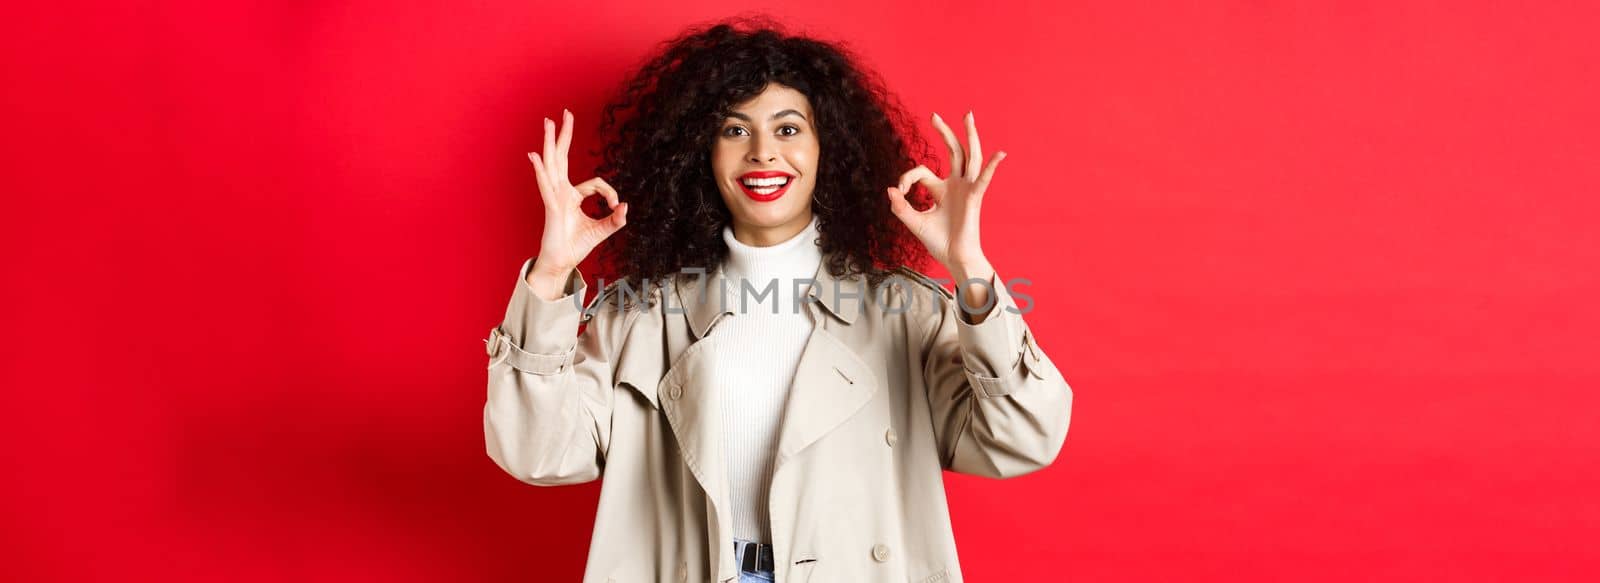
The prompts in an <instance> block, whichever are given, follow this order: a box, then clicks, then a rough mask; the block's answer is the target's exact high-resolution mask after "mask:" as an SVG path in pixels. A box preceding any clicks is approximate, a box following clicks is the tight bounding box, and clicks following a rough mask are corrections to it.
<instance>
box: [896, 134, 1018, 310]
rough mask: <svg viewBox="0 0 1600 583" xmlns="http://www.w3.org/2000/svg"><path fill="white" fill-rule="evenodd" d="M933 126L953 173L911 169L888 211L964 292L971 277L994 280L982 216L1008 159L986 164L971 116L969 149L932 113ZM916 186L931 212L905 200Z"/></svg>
mask: <svg viewBox="0 0 1600 583" xmlns="http://www.w3.org/2000/svg"><path fill="white" fill-rule="evenodd" d="M933 126H934V127H935V128H938V130H939V133H940V134H942V135H943V136H944V141H945V145H947V146H949V147H950V174H949V175H948V176H945V177H944V178H939V177H938V176H937V175H935V174H934V173H933V171H932V170H929V169H928V167H927V166H917V167H916V168H912V169H911V170H909V171H907V172H906V173H905V174H903V175H901V176H900V184H899V186H891V187H889V191H888V192H889V208H890V210H891V211H893V212H894V216H895V217H896V218H899V219H900V222H902V223H905V225H906V227H907V228H909V229H910V230H911V232H912V234H914V235H916V237H917V239H918V240H920V241H922V244H923V245H924V246H926V247H927V248H928V252H929V253H930V254H932V255H933V257H934V259H936V260H938V261H939V263H940V264H942V265H944V267H945V269H948V270H949V271H950V275H951V276H952V277H954V278H955V279H956V283H957V289H958V290H960V289H961V287H962V286H961V282H963V281H965V280H967V279H969V278H977V279H982V280H988V279H989V278H990V277H992V276H993V275H994V269H993V268H992V267H991V266H990V265H989V262H988V259H987V258H986V257H984V254H983V247H982V245H980V244H979V238H978V211H979V208H980V206H981V205H982V204H983V193H984V190H986V189H988V187H989V180H990V179H991V178H993V177H994V169H995V167H996V166H999V165H1000V161H1001V160H1003V159H1005V157H1006V153H1005V152H1004V151H1001V152H998V153H996V154H995V156H994V158H993V159H991V160H989V163H988V164H987V165H985V164H984V163H983V148H982V147H981V146H980V145H979V143H978V128H977V126H976V125H975V122H974V121H973V119H972V112H970V111H969V112H967V117H966V126H967V148H966V149H962V147H961V144H960V143H959V142H957V141H956V136H955V133H953V132H951V131H950V126H948V125H945V123H944V120H943V119H940V118H939V114H937V113H935V114H933ZM980 168H981V169H982V171H981V172H980V171H979V170H980ZM913 183H916V184H921V185H922V186H923V188H926V189H928V193H929V194H931V195H932V198H933V206H931V207H929V208H928V210H924V211H919V210H917V209H916V208H914V207H912V206H911V203H910V202H907V201H906V193H907V192H909V190H910V188H911V185H912V184H913ZM974 287H976V286H974ZM971 291H973V292H978V290H975V289H974V290H971ZM979 293H981V292H979ZM973 299H979V298H973Z"/></svg>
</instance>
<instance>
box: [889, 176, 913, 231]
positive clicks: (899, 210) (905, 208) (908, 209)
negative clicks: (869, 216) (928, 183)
mask: <svg viewBox="0 0 1600 583" xmlns="http://www.w3.org/2000/svg"><path fill="white" fill-rule="evenodd" d="M888 192H889V212H891V213H894V216H895V218H898V219H900V222H903V223H906V224H907V225H908V226H909V225H910V224H911V221H913V220H915V217H916V216H917V214H918V213H917V209H916V207H913V206H911V202H910V201H907V200H906V192H905V191H904V190H901V189H900V188H899V187H895V186H891V187H889V191H888Z"/></svg>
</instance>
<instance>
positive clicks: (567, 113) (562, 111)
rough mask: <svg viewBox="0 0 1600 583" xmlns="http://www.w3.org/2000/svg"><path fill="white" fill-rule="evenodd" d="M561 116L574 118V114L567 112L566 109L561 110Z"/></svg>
mask: <svg viewBox="0 0 1600 583" xmlns="http://www.w3.org/2000/svg"><path fill="white" fill-rule="evenodd" d="M561 115H564V116H567V117H572V112H570V111H567V110H566V109H565V108H563V109H562V110H561Z"/></svg>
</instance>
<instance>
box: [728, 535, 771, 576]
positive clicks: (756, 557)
mask: <svg viewBox="0 0 1600 583" xmlns="http://www.w3.org/2000/svg"><path fill="white" fill-rule="evenodd" d="M739 544H740V543H739V541H734V542H733V552H735V553H738V552H739ZM742 556H743V557H744V560H743V564H741V565H739V570H740V571H744V572H746V573H754V572H756V571H766V572H769V573H770V572H772V545H769V544H766V543H744V553H743V554H742Z"/></svg>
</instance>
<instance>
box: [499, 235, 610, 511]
mask: <svg viewBox="0 0 1600 583" xmlns="http://www.w3.org/2000/svg"><path fill="white" fill-rule="evenodd" d="M532 266H533V259H529V260H527V262H525V263H523V265H522V270H521V273H520V274H519V275H518V276H517V284H516V289H515V291H513V292H512V294H511V303H510V304H509V305H508V306H506V315H505V319H504V320H503V321H501V322H500V324H499V325H498V326H496V327H494V328H493V329H491V330H490V331H489V338H488V339H487V340H485V342H486V343H487V346H488V353H489V367H488V368H489V395H488V400H487V402H485V403H484V407H483V434H484V441H485V443H486V445H487V447H488V452H489V458H490V459H493V460H494V462H495V463H496V464H498V465H499V466H500V468H501V469H503V470H505V471H506V472H508V473H510V474H511V475H513V476H516V477H517V479H519V480H522V481H523V482H527V483H529V484H534V485H539V486H553V485H560V484H578V483H583V482H588V481H591V480H594V479H596V478H599V477H600V474H601V471H602V468H603V467H604V465H605V460H604V452H605V451H607V448H606V446H607V444H608V443H609V440H610V433H611V411H612V406H613V403H614V400H613V399H614V395H613V391H612V389H613V388H614V384H613V382H612V375H613V372H612V371H613V361H614V356H615V355H616V353H617V348H618V346H617V344H618V343H619V342H620V341H621V338H623V334H624V332H625V331H626V327H627V324H628V323H629V321H630V320H631V317H630V316H636V315H637V314H638V313H639V311H638V310H631V311H628V312H626V315H625V314H624V313H619V310H617V309H616V307H615V306H613V305H609V304H614V303H615V302H605V303H604V304H606V305H601V306H600V308H601V309H598V310H596V309H595V305H596V304H599V303H601V302H600V299H601V297H602V296H603V295H604V293H603V292H602V293H600V294H596V295H595V298H594V300H593V301H591V302H590V304H589V306H587V307H585V308H583V309H581V310H580V308H579V303H580V302H581V301H582V299H583V296H584V291H585V290H586V289H587V286H586V285H585V284H584V281H583V274H582V273H581V272H579V271H578V270H576V269H574V270H573V273H572V275H571V276H570V277H569V278H568V279H567V282H566V285H565V287H564V288H563V291H564V293H565V295H563V296H562V297H561V298H560V299H557V300H555V301H547V300H545V299H543V298H540V297H539V296H538V295H536V294H535V293H534V292H533V288H532V286H530V285H528V281H527V276H528V270H529V269H532ZM583 322H588V325H587V327H585V329H584V330H583V332H582V334H581V335H580V334H579V333H578V326H579V324H581V323H583Z"/></svg>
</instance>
